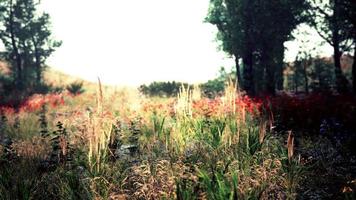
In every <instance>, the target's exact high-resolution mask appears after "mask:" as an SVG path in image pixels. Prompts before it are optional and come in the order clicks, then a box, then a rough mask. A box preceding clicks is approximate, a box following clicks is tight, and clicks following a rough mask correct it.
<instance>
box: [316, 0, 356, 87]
mask: <svg viewBox="0 0 356 200" xmlns="http://www.w3.org/2000/svg"><path fill="white" fill-rule="evenodd" d="M345 2H346V1H345V0H327V1H317V0H309V3H310V6H311V9H309V16H310V20H309V24H310V25H312V26H313V27H314V28H315V30H316V31H317V32H318V34H319V35H320V36H321V37H322V38H323V39H324V40H325V41H326V42H327V43H328V44H330V45H331V46H332V47H333V49H334V55H333V58H334V66H335V78H336V89H337V91H338V92H339V93H346V92H347V91H348V81H347V79H346V77H345V75H344V74H343V72H342V70H341V61H340V59H341V56H342V54H343V52H345V51H349V50H350V48H351V46H352V44H353V38H352V32H353V31H354V30H352V29H353V28H352V26H351V24H350V21H349V20H347V18H348V16H347V13H348V12H347V11H348V10H349V8H348V7H347V6H345ZM353 12H355V11H353Z"/></svg>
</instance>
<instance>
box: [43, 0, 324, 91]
mask: <svg viewBox="0 0 356 200" xmlns="http://www.w3.org/2000/svg"><path fill="white" fill-rule="evenodd" d="M208 5H209V0H149V1H147V0H42V5H41V7H42V9H43V10H45V11H46V12H48V13H49V14H50V16H51V19H52V27H53V33H54V37H55V38H56V39H60V40H62V41H63V45H62V46H61V47H60V48H59V49H58V50H57V51H56V52H55V53H54V54H53V55H52V56H51V57H50V58H49V60H48V64H49V65H50V66H52V67H54V68H57V69H59V70H62V71H64V72H66V73H69V74H72V75H77V76H80V77H82V78H84V79H87V80H96V77H97V76H99V77H100V78H101V79H102V81H103V82H104V83H106V84H115V85H119V84H120V85H131V86H136V85H139V84H142V83H150V82H152V81H168V80H177V81H187V82H190V83H194V82H203V81H206V80H209V79H212V78H214V77H215V76H216V74H217V72H218V69H219V68H220V66H225V67H226V68H227V69H230V68H231V67H232V66H233V65H234V63H233V60H232V59H229V58H227V57H226V55H225V54H224V53H222V52H218V51H217V43H216V42H214V39H215V31H216V30H215V27H214V26H212V25H210V24H207V23H203V20H204V17H205V16H206V14H207V11H208ZM310 37H312V38H315V33H314V36H310ZM286 47H288V48H289V49H290V51H289V53H287V55H286V60H293V59H294V58H295V56H296V52H297V51H298V46H297V45H296V44H295V43H293V42H289V43H287V44H286ZM326 52H330V49H329V50H328V49H327V50H326Z"/></svg>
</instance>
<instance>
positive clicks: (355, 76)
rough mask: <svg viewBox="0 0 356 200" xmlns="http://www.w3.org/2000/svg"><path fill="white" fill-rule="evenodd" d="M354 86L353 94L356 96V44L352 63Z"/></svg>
mask: <svg viewBox="0 0 356 200" xmlns="http://www.w3.org/2000/svg"><path fill="white" fill-rule="evenodd" d="M352 86H353V92H354V94H356V44H355V48H354V62H353V63H352Z"/></svg>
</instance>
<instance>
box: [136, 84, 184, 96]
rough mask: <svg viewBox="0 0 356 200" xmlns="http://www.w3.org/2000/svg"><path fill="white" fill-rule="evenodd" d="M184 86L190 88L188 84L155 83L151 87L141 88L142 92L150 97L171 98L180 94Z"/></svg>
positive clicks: (144, 86)
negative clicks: (180, 89)
mask: <svg viewBox="0 0 356 200" xmlns="http://www.w3.org/2000/svg"><path fill="white" fill-rule="evenodd" d="M182 85H184V87H188V86H189V85H188V84H187V83H181V82H175V81H173V82H153V83H150V84H149V85H141V86H140V87H139V90H140V92H142V93H143V94H145V95H148V96H166V97H171V96H175V95H176V94H178V91H179V88H180V87H181V86H182Z"/></svg>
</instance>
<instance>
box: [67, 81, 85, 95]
mask: <svg viewBox="0 0 356 200" xmlns="http://www.w3.org/2000/svg"><path fill="white" fill-rule="evenodd" d="M66 89H67V91H68V92H69V93H71V94H73V95H78V94H82V93H83V92H84V91H85V90H84V88H83V82H73V83H71V84H69V85H68V86H67V87H66Z"/></svg>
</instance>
